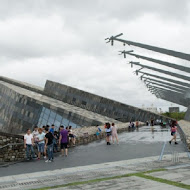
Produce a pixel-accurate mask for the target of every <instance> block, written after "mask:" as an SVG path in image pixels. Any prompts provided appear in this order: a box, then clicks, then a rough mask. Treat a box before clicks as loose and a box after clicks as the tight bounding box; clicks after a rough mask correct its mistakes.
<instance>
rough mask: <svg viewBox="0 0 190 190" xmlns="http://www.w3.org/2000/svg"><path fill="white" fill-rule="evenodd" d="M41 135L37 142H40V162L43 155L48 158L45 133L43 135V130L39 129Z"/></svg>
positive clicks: (38, 136)
mask: <svg viewBox="0 0 190 190" xmlns="http://www.w3.org/2000/svg"><path fill="white" fill-rule="evenodd" d="M38 132H39V134H38V135H37V142H38V160H40V157H41V154H42V155H43V154H44V156H46V152H45V149H44V147H45V133H43V130H42V128H39V129H38Z"/></svg>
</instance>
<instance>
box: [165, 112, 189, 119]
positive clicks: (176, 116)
mask: <svg viewBox="0 0 190 190" xmlns="http://www.w3.org/2000/svg"><path fill="white" fill-rule="evenodd" d="M185 113H186V112H172V113H169V112H165V113H163V114H162V115H164V116H167V117H171V118H173V119H175V120H178V121H179V120H182V119H184V117H185Z"/></svg>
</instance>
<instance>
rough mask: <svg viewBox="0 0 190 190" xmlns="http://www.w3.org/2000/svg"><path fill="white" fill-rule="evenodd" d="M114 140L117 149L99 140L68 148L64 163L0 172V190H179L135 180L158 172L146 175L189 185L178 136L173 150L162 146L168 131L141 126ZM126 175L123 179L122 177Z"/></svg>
mask: <svg viewBox="0 0 190 190" xmlns="http://www.w3.org/2000/svg"><path fill="white" fill-rule="evenodd" d="M119 138H120V143H119V145H117V144H114V145H113V144H112V145H111V146H107V145H106V144H105V141H104V140H100V141H97V142H94V143H90V144H88V145H83V146H78V147H75V148H71V149H69V156H68V157H59V155H56V157H55V161H54V162H53V163H45V162H44V160H41V161H31V162H21V163H16V164H13V165H10V166H7V167H0V189H3V190H4V189H7V190H8V189H23V190H24V189H37V188H42V187H52V188H54V187H53V186H57V185H64V184H69V183H74V184H73V185H72V186H71V185H69V186H67V187H59V188H58V189H107V188H109V189H124V188H125V189H126V188H127V189H158V188H159V189H160V188H163V189H181V187H177V186H173V185H169V184H167V183H160V182H158V181H154V180H151V179H146V178H144V177H142V176H138V175H136V174H138V173H139V172H144V171H150V170H155V169H156V170H157V169H160V168H165V169H166V170H164V171H156V172H153V173H148V174H146V175H148V176H152V177H156V178H162V177H163V178H164V179H168V180H170V181H172V180H174V181H177V182H178V183H184V184H186V185H190V183H189V180H188V179H190V162H189V158H188V154H187V152H186V149H185V146H184V144H183V142H182V141H181V140H180V138H179V136H178V142H179V144H178V145H174V144H172V145H170V144H169V143H168V140H169V139H170V138H171V136H170V131H169V129H168V128H162V127H161V126H154V127H153V128H152V127H150V126H144V127H141V128H140V129H139V131H133V132H124V133H122V134H120V135H119ZM163 147H165V149H164V151H163ZM162 153H163V157H162ZM161 158H162V161H160V159H161ZM178 171H179V172H178ZM162 172H163V173H162ZM126 174H127V175H129V176H122V175H126ZM131 174H134V175H131ZM174 174H175V175H174ZM143 175H144V174H143ZM117 176H122V177H117ZM165 176H166V177H165ZM115 177H116V178H115ZM95 179H100V181H99V180H98V181H93V180H95ZM78 182H84V184H78ZM75 183H76V184H75ZM56 189H57V188H56Z"/></svg>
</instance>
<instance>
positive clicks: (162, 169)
mask: <svg viewBox="0 0 190 190" xmlns="http://www.w3.org/2000/svg"><path fill="white" fill-rule="evenodd" d="M163 171H167V169H164V168H161V169H155V170H149V171H146V172H141V173H144V174H150V173H154V172H163Z"/></svg>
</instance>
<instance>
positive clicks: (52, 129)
mask: <svg viewBox="0 0 190 190" xmlns="http://www.w3.org/2000/svg"><path fill="white" fill-rule="evenodd" d="M54 128H55V126H54V124H52V125H51V128H50V130H49V132H50V133H52V134H54Z"/></svg>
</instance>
